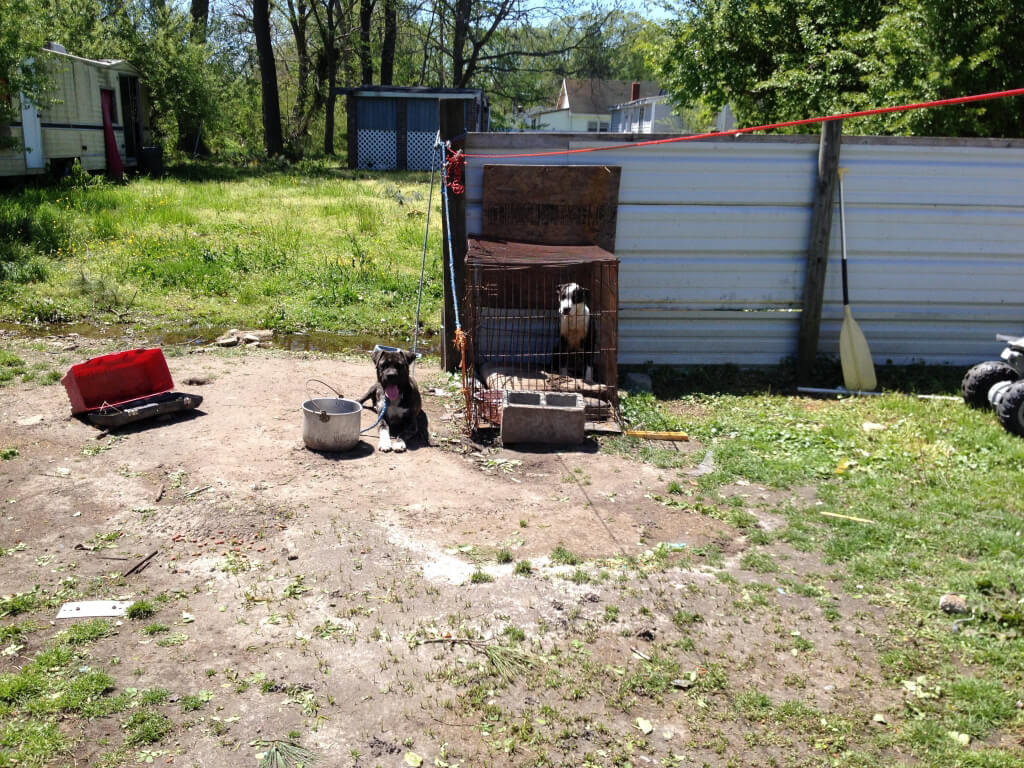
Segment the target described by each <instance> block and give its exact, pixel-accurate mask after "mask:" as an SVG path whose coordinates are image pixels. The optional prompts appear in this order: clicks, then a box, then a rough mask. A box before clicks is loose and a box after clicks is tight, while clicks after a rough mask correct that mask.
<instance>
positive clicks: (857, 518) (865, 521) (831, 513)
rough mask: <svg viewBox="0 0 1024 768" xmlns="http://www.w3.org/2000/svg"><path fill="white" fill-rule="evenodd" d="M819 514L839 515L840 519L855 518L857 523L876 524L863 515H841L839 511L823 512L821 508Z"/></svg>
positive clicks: (826, 515) (827, 515)
mask: <svg viewBox="0 0 1024 768" xmlns="http://www.w3.org/2000/svg"><path fill="white" fill-rule="evenodd" d="M818 514H819V515H824V516H825V517H838V518H839V519H840V520H853V521H854V522H855V523H867V524H868V525H874V524H875V521H874V520H867V519H865V518H863V517H854V516H853V515H840V514H839V513H838V512H822V511H820V510H819V511H818Z"/></svg>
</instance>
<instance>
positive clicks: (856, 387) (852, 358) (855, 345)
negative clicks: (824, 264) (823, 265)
mask: <svg viewBox="0 0 1024 768" xmlns="http://www.w3.org/2000/svg"><path fill="white" fill-rule="evenodd" d="M845 173H846V169H845V168H840V169H839V173H838V176H839V235H840V238H841V240H842V244H843V327H842V328H841V329H840V330H839V362H840V364H841V365H842V367H843V384H844V385H845V387H846V388H847V389H848V390H850V391H853V392H855V391H870V390H872V389H874V388H875V386H876V385H877V383H878V382H877V380H876V379H875V364H874V362H872V360H871V350H870V349H868V342H867V339H865V338H864V334H863V333H862V332H861V330H860V326H858V325H857V321H856V320H854V319H853V313H852V312H850V290H849V285H848V280H847V276H846V205H845V202H844V200H843V175H844V174H845Z"/></svg>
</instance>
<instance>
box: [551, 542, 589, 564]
mask: <svg viewBox="0 0 1024 768" xmlns="http://www.w3.org/2000/svg"><path fill="white" fill-rule="evenodd" d="M551 562H553V563H557V564H558V565H580V564H581V563H582V562H583V558H582V557H580V556H579V555H577V554H576V553H574V552H570V551H569V550H568V549H566V548H565V547H564V546H562V545H561V544H559V545H558V546H557V547H555V548H554V549H553V550H551Z"/></svg>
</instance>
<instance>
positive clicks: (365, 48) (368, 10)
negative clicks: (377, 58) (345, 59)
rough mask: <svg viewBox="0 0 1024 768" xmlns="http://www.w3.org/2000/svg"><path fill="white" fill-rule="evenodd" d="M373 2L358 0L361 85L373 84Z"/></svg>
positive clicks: (370, 0)
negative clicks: (371, 39) (371, 38)
mask: <svg viewBox="0 0 1024 768" xmlns="http://www.w3.org/2000/svg"><path fill="white" fill-rule="evenodd" d="M374 4H375V3H374V0H359V69H360V72H361V73H362V83H361V84H362V85H370V83H372V82H373V52H372V49H371V48H370V31H371V29H372V23H373V6H374Z"/></svg>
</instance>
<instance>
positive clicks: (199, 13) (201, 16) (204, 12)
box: [189, 0, 210, 43]
mask: <svg viewBox="0 0 1024 768" xmlns="http://www.w3.org/2000/svg"><path fill="white" fill-rule="evenodd" d="M189 13H190V14H191V16H192V21H194V22H195V25H196V28H197V29H198V31H199V39H200V40H202V41H203V42H204V43H205V42H206V25H207V24H208V23H209V21H210V0H192V5H191V6H190V8H189Z"/></svg>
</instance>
